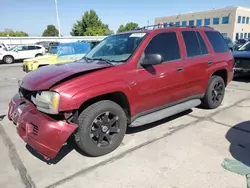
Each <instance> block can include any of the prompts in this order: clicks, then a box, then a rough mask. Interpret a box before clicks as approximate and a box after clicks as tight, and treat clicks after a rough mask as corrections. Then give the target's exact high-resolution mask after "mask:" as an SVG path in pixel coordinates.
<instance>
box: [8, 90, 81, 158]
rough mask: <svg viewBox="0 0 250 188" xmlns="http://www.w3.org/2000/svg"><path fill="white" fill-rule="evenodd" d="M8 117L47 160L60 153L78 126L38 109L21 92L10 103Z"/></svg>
mask: <svg viewBox="0 0 250 188" xmlns="http://www.w3.org/2000/svg"><path fill="white" fill-rule="evenodd" d="M8 118H9V120H11V121H13V123H14V124H16V128H17V132H18V134H19V136H20V137H21V138H22V139H23V140H24V141H25V142H26V143H27V144H28V145H30V146H31V147H32V148H33V149H35V150H36V151H37V152H38V153H40V154H42V155H43V156H44V157H45V159H47V160H48V159H52V158H54V157H55V156H56V155H57V154H58V152H59V151H60V149H61V147H62V146H63V144H64V143H65V142H66V141H67V140H68V138H69V137H70V136H71V135H72V134H73V133H74V131H75V130H76V129H77V127H78V126H77V125H76V124H74V123H71V122H68V121H66V120H63V119H62V120H58V119H54V118H52V117H51V116H50V115H47V114H45V113H42V112H40V111H38V110H37V108H36V106H35V105H34V104H33V103H32V102H30V101H29V100H27V99H26V98H24V97H21V96H20V95H19V94H16V95H15V96H14V97H13V99H12V100H11V102H10V104H9V111H8Z"/></svg>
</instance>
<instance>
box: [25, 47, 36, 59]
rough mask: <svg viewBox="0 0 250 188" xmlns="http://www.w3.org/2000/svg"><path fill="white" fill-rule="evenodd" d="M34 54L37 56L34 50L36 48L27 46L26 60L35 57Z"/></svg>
mask: <svg viewBox="0 0 250 188" xmlns="http://www.w3.org/2000/svg"><path fill="white" fill-rule="evenodd" d="M36 54H38V49H37V48H36V46H33V45H30V46H28V51H27V56H29V57H27V58H31V57H35V56H36Z"/></svg>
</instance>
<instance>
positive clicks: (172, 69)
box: [136, 31, 187, 113]
mask: <svg viewBox="0 0 250 188" xmlns="http://www.w3.org/2000/svg"><path fill="white" fill-rule="evenodd" d="M147 54H160V55H161V56H162V58H163V62H162V64H158V65H154V66H148V67H140V68H139V69H138V74H137V79H136V80H137V81H136V82H137V83H136V85H137V86H136V88H137V89H138V91H137V92H138V94H139V97H138V98H139V103H138V104H139V105H138V109H137V110H136V111H137V112H136V113H141V112H145V111H148V110H153V109H155V110H157V109H159V108H161V107H165V106H167V105H171V104H174V103H177V102H178V101H180V100H181V99H184V98H186V96H187V93H186V81H185V77H184V72H183V66H184V64H183V61H182V58H181V50H180V46H179V41H178V37H177V34H176V32H175V31H169V32H164V33H158V34H156V35H155V36H153V37H152V39H151V40H150V41H149V43H148V44H147V46H146V48H145V50H144V52H143V54H142V56H144V55H147Z"/></svg>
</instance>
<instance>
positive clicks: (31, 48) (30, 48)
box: [28, 46, 36, 50]
mask: <svg viewBox="0 0 250 188" xmlns="http://www.w3.org/2000/svg"><path fill="white" fill-rule="evenodd" d="M28 50H36V47H35V46H28Z"/></svg>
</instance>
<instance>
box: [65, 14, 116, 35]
mask: <svg viewBox="0 0 250 188" xmlns="http://www.w3.org/2000/svg"><path fill="white" fill-rule="evenodd" d="M113 33H114V32H113V31H111V30H110V29H109V26H108V25H107V24H104V23H102V21H101V19H100V18H99V17H98V15H97V14H96V12H95V11H94V10H90V11H89V12H88V11H86V12H84V14H83V16H82V18H81V20H78V21H76V23H75V24H74V25H73V28H72V31H71V32H70V34H71V35H72V36H97V35H99V36H100V35H111V34H113Z"/></svg>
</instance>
